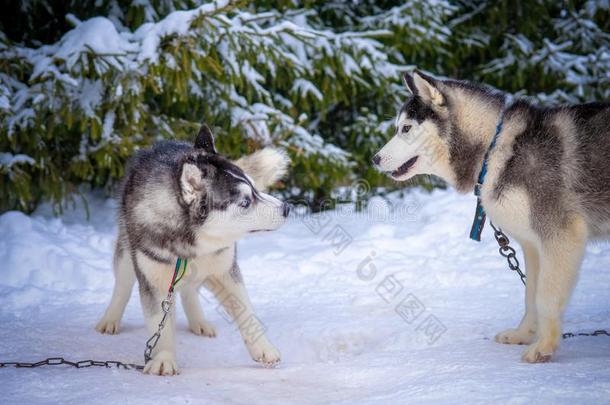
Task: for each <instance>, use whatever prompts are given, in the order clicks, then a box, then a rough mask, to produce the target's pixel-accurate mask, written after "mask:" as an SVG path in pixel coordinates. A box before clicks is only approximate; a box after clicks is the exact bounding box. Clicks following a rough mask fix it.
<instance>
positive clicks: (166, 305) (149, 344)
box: [144, 287, 174, 364]
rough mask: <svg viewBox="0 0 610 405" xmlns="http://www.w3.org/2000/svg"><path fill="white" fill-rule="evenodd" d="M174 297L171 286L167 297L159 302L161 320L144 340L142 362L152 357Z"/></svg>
mask: <svg viewBox="0 0 610 405" xmlns="http://www.w3.org/2000/svg"><path fill="white" fill-rule="evenodd" d="M173 298H174V288H173V287H171V288H170V289H169V292H168V293H167V297H166V298H165V299H164V300H163V301H162V302H161V310H162V311H163V318H161V322H159V326H158V327H157V331H156V332H155V333H154V334H153V335H152V336H151V337H150V339H148V340H147V341H146V349H145V350H144V364H146V363H148V362H149V361H150V359H151V358H152V351H153V349H154V348H155V347H156V346H157V343H159V339H160V338H161V331H163V328H165V322H166V321H167V317H168V316H169V312H170V311H171V309H172V302H173Z"/></svg>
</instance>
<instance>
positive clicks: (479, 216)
mask: <svg viewBox="0 0 610 405" xmlns="http://www.w3.org/2000/svg"><path fill="white" fill-rule="evenodd" d="M508 104H509V96H507V98H506V101H505V107H504V108H503V109H502V112H501V114H500V119H499V120H498V124H497V125H496V133H495V134H494V137H493V139H492V140H491V144H490V145H489V148H488V149H487V152H485V157H484V158H483V166H482V167H481V171H480V172H479V177H478V180H477V184H475V185H474V195H475V196H477V208H476V211H475V213H474V220H473V222H472V228H470V239H472V240H475V241H477V242H480V241H481V233H483V227H484V226H485V219H486V218H487V215H486V214H485V209H484V208H483V204H482V203H481V188H482V187H483V182H484V181H485V176H486V175H487V161H488V160H489V155H490V154H491V151H492V150H493V149H494V148H495V147H496V143H497V141H498V137H499V136H500V132H502V125H503V124H504V112H505V111H506V106H507V105H508Z"/></svg>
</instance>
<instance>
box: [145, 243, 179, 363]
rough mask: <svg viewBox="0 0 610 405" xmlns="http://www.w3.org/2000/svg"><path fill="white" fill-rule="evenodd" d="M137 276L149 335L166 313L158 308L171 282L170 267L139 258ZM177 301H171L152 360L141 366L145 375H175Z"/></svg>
mask: <svg viewBox="0 0 610 405" xmlns="http://www.w3.org/2000/svg"><path fill="white" fill-rule="evenodd" d="M136 272H137V273H136V274H138V280H139V283H140V300H141V302H142V311H143V312H144V319H145V320H146V326H147V328H148V331H149V333H150V335H151V336H152V335H153V334H154V333H156V332H157V330H158V329H159V323H161V320H162V319H163V316H164V315H165V312H164V311H163V309H162V307H161V305H162V302H163V300H164V299H166V297H167V290H166V289H167V286H168V285H169V283H170V280H171V276H172V271H171V266H168V265H166V264H162V263H157V262H155V261H153V260H151V259H148V258H146V257H143V256H142V255H138V257H137V260H136ZM175 319H176V300H175V297H174V300H173V302H172V305H171V308H170V310H169V313H168V314H167V318H166V319H165V326H164V328H163V330H162V331H161V336H160V338H159V340H158V341H157V345H156V346H155V348H154V349H153V351H152V353H151V360H149V361H148V362H147V363H146V365H145V366H144V373H147V374H156V375H174V374H177V373H178V366H177V364H176V343H175V338H174V334H175V329H176V321H175Z"/></svg>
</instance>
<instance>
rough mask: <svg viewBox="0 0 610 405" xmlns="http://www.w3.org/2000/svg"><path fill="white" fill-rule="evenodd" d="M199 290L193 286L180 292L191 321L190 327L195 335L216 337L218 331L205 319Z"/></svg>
mask: <svg viewBox="0 0 610 405" xmlns="http://www.w3.org/2000/svg"><path fill="white" fill-rule="evenodd" d="M197 292H198V288H195V287H192V286H190V285H189V286H184V287H183V289H182V291H180V298H181V299H182V307H183V308H184V313H185V314H186V318H187V319H188V321H189V327H190V328H191V331H193V333H194V334H195V335H203V336H207V337H216V330H215V329H214V326H212V324H211V323H209V322H207V321H206V320H205V319H203V311H202V310H201V303H200V302H199V294H198V293H197Z"/></svg>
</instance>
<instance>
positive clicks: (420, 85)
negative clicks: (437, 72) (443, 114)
mask: <svg viewBox="0 0 610 405" xmlns="http://www.w3.org/2000/svg"><path fill="white" fill-rule="evenodd" d="M404 80H405V83H406V84H407V87H408V88H409V90H410V91H411V93H413V95H414V96H418V97H420V98H421V99H422V100H424V101H426V102H428V103H431V104H435V105H438V106H441V105H443V104H445V96H443V93H441V91H440V90H439V88H438V80H436V79H435V78H433V77H431V76H428V75H426V74H424V73H422V72H420V71H419V70H415V71H413V75H409V74H408V73H405V76H404Z"/></svg>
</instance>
